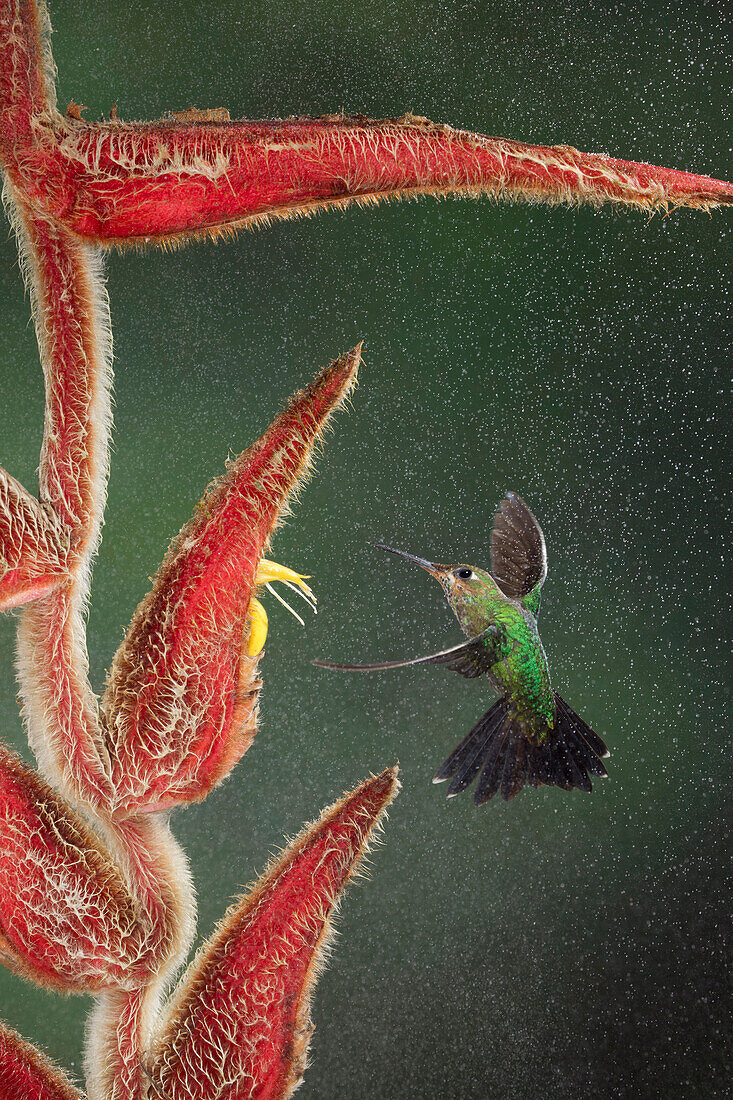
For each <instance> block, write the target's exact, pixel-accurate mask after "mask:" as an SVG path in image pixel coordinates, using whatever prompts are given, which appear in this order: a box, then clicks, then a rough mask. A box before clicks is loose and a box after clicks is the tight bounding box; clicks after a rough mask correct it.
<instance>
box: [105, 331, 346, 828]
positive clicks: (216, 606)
mask: <svg viewBox="0 0 733 1100" xmlns="http://www.w3.org/2000/svg"><path fill="white" fill-rule="evenodd" d="M358 362H359V349H358V348H355V349H354V350H353V351H352V352H349V354H348V355H343V356H342V357H341V358H340V359H338V360H336V362H334V363H333V364H332V365H331V366H330V367H328V368H327V369H326V370H325V371H323V373H322V374H320V375H319V376H318V378H317V379H316V381H315V382H314V383H313V384H312V385H311V386H309V387H308V389H306V390H304V391H303V392H302V393H300V394H296V396H295V397H294V398H293V400H292V402H291V403H290V405H289V407H288V408H287V409H286V410H285V412H283V413H281V415H280V416H279V417H278V418H277V419H276V420H275V421H274V422H273V423H272V424H271V425H270V427H269V428H268V430H267V431H266V432H265V434H264V435H263V436H262V438H261V439H259V440H258V441H257V443H255V444H254V446H253V447H250V449H249V450H248V451H245V452H244V454H242V455H240V456H239V458H237V459H236V460H235V461H234V462H232V463H231V464H230V466H229V469H228V470H227V473H226V474H225V475H224V477H222V478H221V479H220V480H219V481H217V482H215V483H214V484H213V485H211V486H210V487H209V489H208V490H207V492H206V495H205V497H204V498H203V500H202V501H201V503H200V504H199V506H198V508H197V510H196V512H195V514H194V516H193V518H192V519H191V520H190V521H189V522H188V523H187V524H186V525H185V526H184V527H183V529H182V530H181V532H180V533H179V535H178V536H177V537H176V539H175V540H174V542H173V544H172V546H171V548H170V550H169V551H168V555H167V557H166V559H165V561H164V563H163V565H162V566H161V569H160V571H159V573H158V575H157V577H156V578H155V582H154V585H153V589H152V591H151V592H150V594H149V595H148V596H146V598H145V599H144V600H143V602H142V603H141V604H140V606H139V607H138V609H137V611H136V613H135V616H134V618H133V621H132V625H131V627H130V630H129V633H128V635H127V638H126V639H125V640H124V642H123V643H122V645H121V646H120V648H119V650H118V652H117V655H116V656H115V659H114V663H113V665H112V668H111V670H110V675H109V680H108V684H107V690H106V692H105V696H104V699H103V703H102V706H103V713H104V718H105V725H106V731H107V747H108V751H109V754H110V759H111V766H112V776H113V782H114V786H115V791H116V803H115V811H116V812H117V813H123V812H124V813H129V812H131V810H132V809H146V810H150V809H154V808H161V807H165V806H170V805H174V804H175V803H177V802H190V801H194V800H198V799H201V798H205V797H206V795H207V794H208V793H209V791H210V790H211V788H212V787H214V786H215V785H216V784H217V783H218V782H219V781H220V780H221V779H222V778H223V776H225V775H226V774H227V773H228V772H229V770H230V769H231V768H232V766H233V765H234V764H235V763H236V762H237V760H238V759H239V758H240V756H241V755H242V753H243V752H245V751H246V750H247V748H249V745H250V743H251V741H252V738H253V737H254V733H255V720H256V710H257V698H258V694H259V688H260V681H259V679H258V678H257V657H256V656H248V654H247V641H248V635H249V630H248V627H247V619H248V614H249V607H250V601H251V599H252V595H253V592H254V590H255V587H256V585H257V571H258V566H259V564H260V560H261V558H262V554H263V551H264V549H265V546H266V545H267V543H268V542H269V539H270V534H271V532H272V530H273V527H274V526H275V524H276V522H277V520H278V517H279V515H280V513H281V511H282V509H283V506H284V505H285V502H286V500H287V497H288V495H289V494H290V493H291V492H292V490H293V488H294V487H295V486H296V485H297V484H298V482H299V481H300V480H301V478H302V475H303V472H304V471H305V470H306V468H307V465H308V462H309V458H310V455H311V453H312V450H313V445H314V443H315V441H316V439H317V437H318V436H319V434H320V433H321V432H322V430H323V427H324V425H325V423H326V421H327V419H328V417H329V415H330V414H331V412H332V411H333V410H334V409H335V408H336V407H337V406H338V405H339V404H340V403H341V402H342V401H343V400H344V399H345V397H346V395H347V394H348V392H349V390H350V389H351V386H352V385H353V381H354V379H355V376H356V370H357V365H358Z"/></svg>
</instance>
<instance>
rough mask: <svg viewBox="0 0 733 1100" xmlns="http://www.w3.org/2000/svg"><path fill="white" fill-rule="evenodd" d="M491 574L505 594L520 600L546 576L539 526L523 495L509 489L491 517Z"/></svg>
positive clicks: (537, 586) (545, 551)
mask: <svg viewBox="0 0 733 1100" xmlns="http://www.w3.org/2000/svg"><path fill="white" fill-rule="evenodd" d="M491 575H492V577H493V578H494V580H495V581H496V583H497V584H498V585H499V588H500V589H501V590H502V592H503V593H504V595H505V596H511V597H512V598H513V599H522V598H523V597H524V596H528V595H529V593H530V592H531V591H532V590H533V589H535V588H537V589H539V587H540V586H541V585H542V583H543V581H544V579H545V577H546V576H547V550H546V548H545V536H544V535H543V534H542V528H541V527H540V525H539V523H538V522H537V520H536V519H535V517H534V516H533V515H532V513H531V511H530V510H529V508H528V507H527V505H526V504H525V503H524V501H523V500H522V498H521V497H520V496H518V495H517V494H516V493H512V492H509V493H507V495H506V498H505V499H504V500H502V502H501V504H500V505H499V511H498V512H497V513H496V515H495V516H494V529H493V531H492V532H491Z"/></svg>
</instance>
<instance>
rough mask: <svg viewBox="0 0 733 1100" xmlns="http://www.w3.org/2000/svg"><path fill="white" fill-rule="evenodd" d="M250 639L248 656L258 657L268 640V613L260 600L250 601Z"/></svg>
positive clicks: (248, 640) (248, 641)
mask: <svg viewBox="0 0 733 1100" xmlns="http://www.w3.org/2000/svg"><path fill="white" fill-rule="evenodd" d="M248 614H249V638H248V639H247V656H248V657H256V656H257V654H258V653H260V652H261V650H262V647H263V645H264V644H265V639H266V638H267V612H266V611H265V609H264V607H263V606H262V604H261V603H260V601H259V600H256V599H254V598H252V599H251V600H250V601H249V608H248Z"/></svg>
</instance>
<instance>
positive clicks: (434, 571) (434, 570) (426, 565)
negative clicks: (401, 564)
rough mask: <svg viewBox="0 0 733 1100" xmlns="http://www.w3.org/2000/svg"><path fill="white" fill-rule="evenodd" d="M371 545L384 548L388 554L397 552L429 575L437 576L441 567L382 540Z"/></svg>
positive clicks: (379, 548)
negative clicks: (396, 548) (388, 544)
mask: <svg viewBox="0 0 733 1100" xmlns="http://www.w3.org/2000/svg"><path fill="white" fill-rule="evenodd" d="M371 545H372V546H376V548H377V550H386V551H387V552H388V553H390V554H397V556H398V557H400V558H405V559H406V560H407V561H411V562H413V563H414V564H415V565H419V566H420V568H421V569H425V570H426V572H428V573H430V575H431V577H437V576H438V572H439V570H440V569H441V567H440V566H439V565H436V564H435V562H432V561H426V559H425V558H416V557H415V555H414V554H407V553H406V552H405V551H404V550H395V548H394V546H387V545H385V543H383V542H373V543H371Z"/></svg>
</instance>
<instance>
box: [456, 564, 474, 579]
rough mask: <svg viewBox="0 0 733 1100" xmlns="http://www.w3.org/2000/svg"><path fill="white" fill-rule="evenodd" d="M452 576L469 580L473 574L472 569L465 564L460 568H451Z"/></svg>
mask: <svg viewBox="0 0 733 1100" xmlns="http://www.w3.org/2000/svg"><path fill="white" fill-rule="evenodd" d="M453 576H454V577H458V579H459V580H462V581H470V579H471V577H472V576H473V569H468V568H467V567H466V566H465V565H463V566H461V568H460V569H454V570H453Z"/></svg>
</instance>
